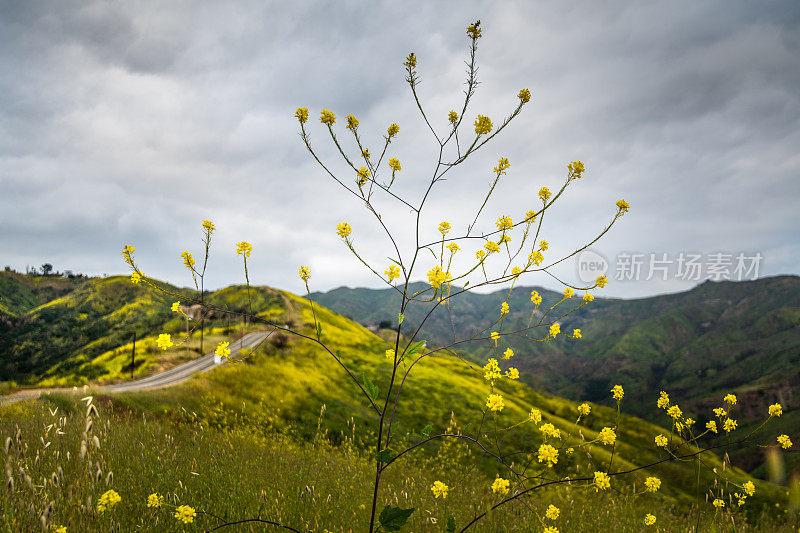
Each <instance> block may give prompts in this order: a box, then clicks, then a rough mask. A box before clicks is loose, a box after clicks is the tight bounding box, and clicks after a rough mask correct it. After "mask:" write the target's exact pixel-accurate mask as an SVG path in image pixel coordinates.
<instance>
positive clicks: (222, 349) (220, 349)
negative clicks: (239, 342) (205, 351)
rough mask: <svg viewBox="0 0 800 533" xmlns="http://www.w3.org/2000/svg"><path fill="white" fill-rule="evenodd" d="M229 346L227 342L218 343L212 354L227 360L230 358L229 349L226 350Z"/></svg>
mask: <svg viewBox="0 0 800 533" xmlns="http://www.w3.org/2000/svg"><path fill="white" fill-rule="evenodd" d="M229 344H230V343H228V342H224V341H220V343H219V344H218V345H217V349H216V350H214V354H215V355H217V356H219V357H224V358H225V359H228V358H229V357H230V356H231V349H230V348H228V346H229Z"/></svg>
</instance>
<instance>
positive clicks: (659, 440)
mask: <svg viewBox="0 0 800 533" xmlns="http://www.w3.org/2000/svg"><path fill="white" fill-rule="evenodd" d="M667 444H669V441H668V440H667V437H665V436H664V435H656V446H659V447H661V448H666V447H667Z"/></svg>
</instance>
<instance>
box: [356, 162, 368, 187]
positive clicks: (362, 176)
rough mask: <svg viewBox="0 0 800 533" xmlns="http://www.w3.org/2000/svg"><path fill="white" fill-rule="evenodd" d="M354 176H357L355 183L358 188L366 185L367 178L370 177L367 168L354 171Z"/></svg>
mask: <svg viewBox="0 0 800 533" xmlns="http://www.w3.org/2000/svg"><path fill="white" fill-rule="evenodd" d="M356 175H357V176H358V178H357V179H356V182H357V183H358V186H359V187H363V186H364V185H366V184H367V181H368V179H369V176H370V174H369V170H367V167H360V168H359V169H358V170H356Z"/></svg>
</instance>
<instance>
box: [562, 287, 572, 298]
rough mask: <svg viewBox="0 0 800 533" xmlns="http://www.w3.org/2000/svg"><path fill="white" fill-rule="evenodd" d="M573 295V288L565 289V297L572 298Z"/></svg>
mask: <svg viewBox="0 0 800 533" xmlns="http://www.w3.org/2000/svg"><path fill="white" fill-rule="evenodd" d="M573 296H575V291H574V290H573V289H572V288H570V287H567V288H566V289H564V298H572V297H573Z"/></svg>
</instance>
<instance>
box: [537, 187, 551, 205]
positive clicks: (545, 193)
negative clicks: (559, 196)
mask: <svg viewBox="0 0 800 533" xmlns="http://www.w3.org/2000/svg"><path fill="white" fill-rule="evenodd" d="M551 196H553V193H551V192H550V189H548V188H547V187H542V188H541V189H539V198H541V199H542V201H543V202H546V201H547V200H549V199H550V197H551Z"/></svg>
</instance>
